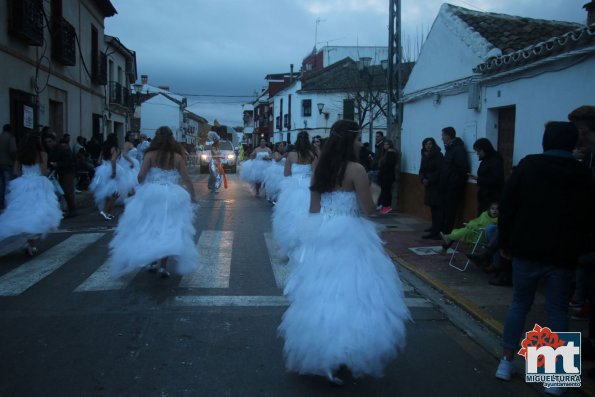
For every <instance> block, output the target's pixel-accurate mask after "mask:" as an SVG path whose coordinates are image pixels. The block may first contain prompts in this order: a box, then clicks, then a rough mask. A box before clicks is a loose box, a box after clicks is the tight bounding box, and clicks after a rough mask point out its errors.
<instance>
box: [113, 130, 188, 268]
mask: <svg viewBox="0 0 595 397" xmlns="http://www.w3.org/2000/svg"><path fill="white" fill-rule="evenodd" d="M138 180H139V182H140V183H141V184H140V185H139V187H138V188H137V189H136V194H135V195H134V196H132V197H130V198H129V199H128V200H127V201H126V207H125V208H124V213H123V214H122V216H121V217H120V219H119V222H118V226H117V228H116V232H115V234H114V237H113V239H112V241H111V242H110V244H109V248H110V258H111V266H112V267H111V270H112V274H113V275H121V274H125V273H128V272H132V271H135V270H138V269H139V268H142V267H145V266H147V265H149V266H150V267H149V270H151V271H159V274H160V275H161V277H168V276H169V275H170V273H169V271H168V270H167V269H166V265H167V261H168V258H169V259H171V261H172V264H171V265H172V270H173V271H174V272H176V273H178V274H187V273H191V272H193V271H194V270H195V269H196V268H197V266H198V258H199V256H198V255H199V254H198V247H197V245H196V242H195V241H194V237H195V235H196V230H195V228H194V219H195V215H196V211H195V210H196V194H195V192H194V187H193V185H192V181H191V180H190V176H189V175H188V170H187V168H186V162H185V161H184V158H183V155H182V148H181V146H180V145H179V144H178V143H177V142H176V141H175V139H174V137H173V134H172V131H171V129H169V128H168V127H160V128H158V129H157V132H156V133H155V139H153V141H152V142H151V146H149V148H148V149H147V150H146V151H145V156H144V158H143V164H142V166H141V170H140V172H139V174H138ZM180 183H183V184H184V186H185V188H186V189H184V188H183V187H182V186H181V185H180Z"/></svg>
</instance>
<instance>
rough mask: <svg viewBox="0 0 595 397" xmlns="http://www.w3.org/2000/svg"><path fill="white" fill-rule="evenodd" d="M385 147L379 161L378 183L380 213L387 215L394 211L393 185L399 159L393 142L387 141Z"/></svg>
mask: <svg viewBox="0 0 595 397" xmlns="http://www.w3.org/2000/svg"><path fill="white" fill-rule="evenodd" d="M383 146H384V147H383V149H384V150H383V151H382V157H380V159H379V160H378V183H379V185H380V197H379V198H378V205H379V206H380V207H381V208H380V213H381V214H382V215H386V214H388V213H389V212H391V211H392V210H393V209H392V207H391V206H392V201H393V183H394V182H395V167H396V166H397V161H399V159H398V156H397V151H396V150H395V146H394V145H393V142H392V141H391V140H389V139H385V140H384V143H383Z"/></svg>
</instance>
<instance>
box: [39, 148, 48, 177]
mask: <svg viewBox="0 0 595 397" xmlns="http://www.w3.org/2000/svg"><path fill="white" fill-rule="evenodd" d="M40 157H41V164H40V167H41V175H44V176H45V175H47V174H48V154H47V153H46V152H41V153H40Z"/></svg>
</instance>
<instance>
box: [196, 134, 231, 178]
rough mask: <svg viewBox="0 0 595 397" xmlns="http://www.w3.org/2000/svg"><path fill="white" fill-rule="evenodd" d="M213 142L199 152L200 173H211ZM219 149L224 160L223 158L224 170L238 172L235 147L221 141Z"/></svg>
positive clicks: (228, 142)
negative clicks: (210, 163)
mask: <svg viewBox="0 0 595 397" xmlns="http://www.w3.org/2000/svg"><path fill="white" fill-rule="evenodd" d="M212 144H213V142H207V143H206V144H205V147H204V149H203V150H202V151H201V152H199V157H198V164H199V166H200V172H201V173H205V172H208V171H209V162H210V161H211V146H212ZM219 149H220V152H221V155H222V156H223V158H221V165H222V166H223V169H225V170H226V171H229V172H231V173H235V172H236V164H237V158H236V153H235V151H234V150H233V145H232V144H231V142H230V141H219Z"/></svg>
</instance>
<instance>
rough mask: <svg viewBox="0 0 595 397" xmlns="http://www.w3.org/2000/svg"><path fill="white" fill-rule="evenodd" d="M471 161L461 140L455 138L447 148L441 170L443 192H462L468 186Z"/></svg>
mask: <svg viewBox="0 0 595 397" xmlns="http://www.w3.org/2000/svg"><path fill="white" fill-rule="evenodd" d="M468 173H469V159H468V158H467V151H466V150H465V145H464V144H463V141H462V140H461V139H460V138H454V139H453V140H452V142H451V143H450V144H449V145H448V146H447V147H446V149H445V152H444V161H443V162H442V168H441V169H440V189H441V190H446V191H448V190H462V189H464V188H465V185H466V184H467V174H468Z"/></svg>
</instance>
